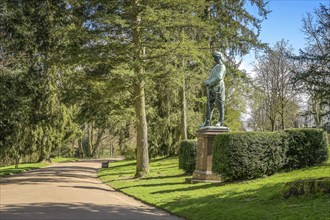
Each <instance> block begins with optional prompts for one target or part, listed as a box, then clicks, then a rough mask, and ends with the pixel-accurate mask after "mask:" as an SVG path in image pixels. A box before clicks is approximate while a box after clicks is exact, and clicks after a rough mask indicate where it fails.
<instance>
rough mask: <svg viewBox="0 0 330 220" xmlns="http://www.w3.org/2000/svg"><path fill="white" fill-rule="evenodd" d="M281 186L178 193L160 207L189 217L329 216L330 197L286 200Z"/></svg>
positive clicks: (310, 217) (262, 217) (278, 217)
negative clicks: (196, 195)
mask: <svg viewBox="0 0 330 220" xmlns="http://www.w3.org/2000/svg"><path fill="white" fill-rule="evenodd" d="M209 187H212V184H208V185H204V186H193V187H189V188H185V189H177V190H173V191H170V190H167V191H159V192H158V193H168V194H171V193H174V192H178V191H179V192H184V191H188V190H191V191H193V190H198V189H207V188H209ZM213 187H214V185H213ZM282 187H283V183H279V184H268V185H265V186H263V187H260V188H257V189H250V190H243V191H230V190H229V191H227V190H226V191H224V192H222V193H218V194H214V195H207V196H204V195H200V196H199V197H195V196H194V198H187V196H186V195H185V193H178V194H177V195H178V196H177V198H175V199H172V201H171V202H168V203H166V204H163V205H161V207H162V208H164V209H167V210H171V211H172V212H174V213H175V214H178V215H180V216H184V217H185V218H187V219H208V220H212V219H233V220H234V219H326V218H327V217H329V214H330V212H329V209H328V204H329V202H330V201H329V200H330V197H329V196H328V197H327V196H318V197H317V196H314V197H305V198H294V199H289V200H284V199H283V197H282V194H281V189H282ZM196 193H198V192H197V191H196Z"/></svg>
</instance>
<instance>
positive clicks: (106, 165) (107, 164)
mask: <svg viewBox="0 0 330 220" xmlns="http://www.w3.org/2000/svg"><path fill="white" fill-rule="evenodd" d="M109 163H110V161H109V160H107V161H103V162H102V168H108V167H109Z"/></svg>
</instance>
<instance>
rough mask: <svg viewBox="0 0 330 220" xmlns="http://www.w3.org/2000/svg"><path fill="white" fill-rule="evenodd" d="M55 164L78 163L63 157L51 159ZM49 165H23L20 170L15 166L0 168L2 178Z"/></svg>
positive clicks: (73, 159) (41, 163)
mask: <svg viewBox="0 0 330 220" xmlns="http://www.w3.org/2000/svg"><path fill="white" fill-rule="evenodd" d="M51 160H52V162H53V163H65V162H72V161H76V160H77V159H76V158H63V157H56V158H52V159H51ZM48 165H49V163H47V162H40V163H23V164H19V165H18V168H17V169H15V165H11V166H5V167H0V177H1V176H6V175H11V174H17V173H21V172H24V171H27V170H33V169H38V168H42V167H45V166H48Z"/></svg>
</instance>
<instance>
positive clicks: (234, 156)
mask: <svg viewBox="0 0 330 220" xmlns="http://www.w3.org/2000/svg"><path fill="white" fill-rule="evenodd" d="M327 146H328V139H327V136H326V133H325V132H324V131H323V130H321V129H295V130H286V131H282V132H267V133H262V132H238V133H224V134H220V135H218V136H216V138H215V139H214V143H213V162H212V171H213V172H214V173H217V174H220V175H221V177H222V179H224V180H229V181H233V180H244V179H254V178H258V177H262V176H264V175H271V174H273V173H276V172H278V171H280V170H292V169H299V168H302V167H307V166H313V165H316V164H321V163H323V162H326V161H327V158H328V148H327Z"/></svg>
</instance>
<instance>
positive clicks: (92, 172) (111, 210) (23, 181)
mask: <svg viewBox="0 0 330 220" xmlns="http://www.w3.org/2000/svg"><path fill="white" fill-rule="evenodd" d="M100 167H101V161H84V162H75V163H63V164H53V165H51V166H49V167H46V168H42V169H39V170H32V171H28V172H25V173H23V174H21V175H15V176H10V177H2V178H1V180H0V219H1V220H5V219H23V220H30V219H31V220H37V219H45V220H47V219H54V220H55V219H56V220H61V219H68V220H69V219H70V220H75V219H77V220H85V219H86V220H87V219H97V220H103V219H143V220H148V219H164V220H165V219H166V220H179V218H178V217H175V216H171V215H169V214H168V213H166V212H164V211H162V210H159V209H157V208H154V207H151V206H148V205H145V204H143V203H141V202H139V201H137V200H135V199H133V198H131V197H128V196H126V195H124V194H122V193H120V192H116V191H114V190H113V189H112V188H110V187H109V186H107V185H105V184H103V183H101V182H100V180H99V179H97V177H96V173H97V169H98V168H100Z"/></svg>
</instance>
